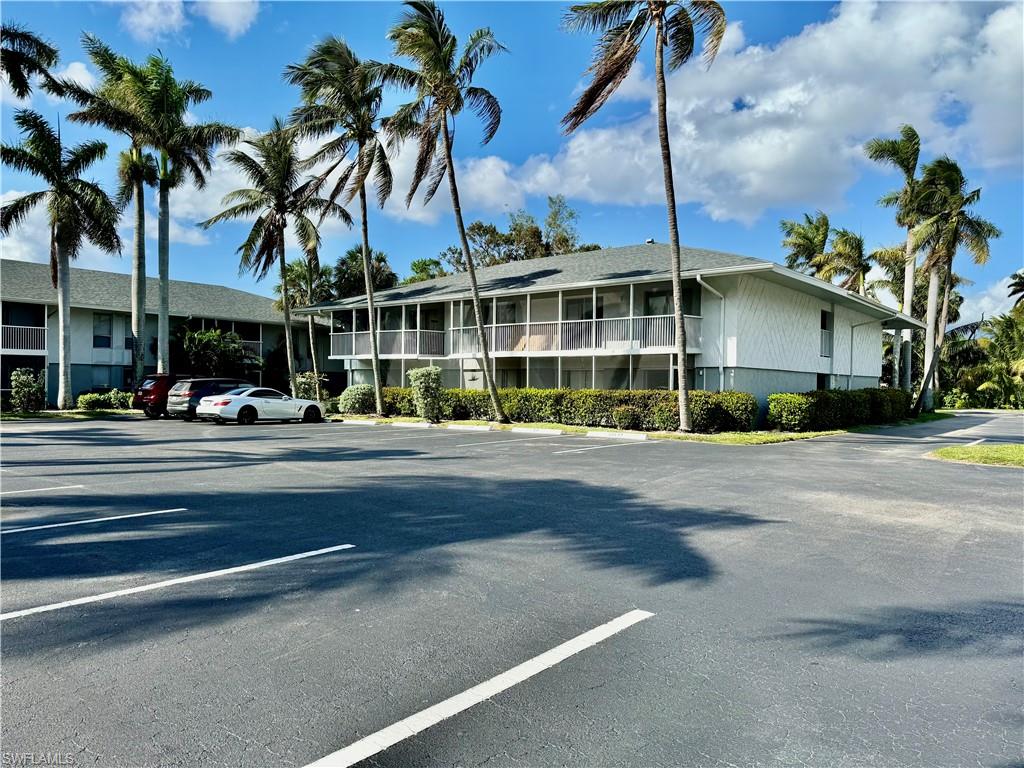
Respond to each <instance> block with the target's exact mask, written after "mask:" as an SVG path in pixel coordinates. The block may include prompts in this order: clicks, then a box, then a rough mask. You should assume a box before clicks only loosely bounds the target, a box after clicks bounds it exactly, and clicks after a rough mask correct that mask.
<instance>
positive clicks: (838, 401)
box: [768, 389, 910, 432]
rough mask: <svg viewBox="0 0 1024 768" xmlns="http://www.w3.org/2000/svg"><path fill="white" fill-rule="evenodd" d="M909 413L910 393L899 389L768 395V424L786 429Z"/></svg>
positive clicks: (849, 423)
mask: <svg viewBox="0 0 1024 768" xmlns="http://www.w3.org/2000/svg"><path fill="white" fill-rule="evenodd" d="M909 412H910V395H909V394H908V393H907V392H904V391H903V390H899V389H852V390H846V389H819V390H814V391H812V392H804V393H802V394H798V393H794V392H783V393H776V394H773V395H769V396H768V423H769V424H771V425H772V426H774V427H778V428H779V429H781V430H784V431H786V432H807V431H812V430H827V429H839V428H842V427H853V426H856V425H858V424H888V423H891V422H894V421H899V420H901V419H905V418H906V417H907V414H908V413H909Z"/></svg>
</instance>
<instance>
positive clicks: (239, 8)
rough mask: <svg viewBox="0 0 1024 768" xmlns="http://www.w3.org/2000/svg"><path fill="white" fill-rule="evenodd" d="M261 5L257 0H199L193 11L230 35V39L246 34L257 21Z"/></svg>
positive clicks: (194, 4)
mask: <svg viewBox="0 0 1024 768" xmlns="http://www.w3.org/2000/svg"><path fill="white" fill-rule="evenodd" d="M259 10H260V6H259V2H258V1H257V0H198V1H197V2H195V3H193V5H192V11H193V12H194V13H196V14H198V15H200V16H204V17H205V18H206V20H207V21H209V22H210V24H212V25H213V26H214V27H216V28H217V29H219V30H220V31H221V32H223V33H224V34H226V35H227V36H228V39H229V40H234V39H235V38H237V37H239V36H241V35H243V34H245V32H246V31H247V30H248V29H249V27H251V26H252V25H253V24H254V23H255V22H256V15H257V14H258V13H259Z"/></svg>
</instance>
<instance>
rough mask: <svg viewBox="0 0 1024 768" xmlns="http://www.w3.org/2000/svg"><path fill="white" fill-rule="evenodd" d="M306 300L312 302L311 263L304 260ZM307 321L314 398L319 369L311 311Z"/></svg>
mask: <svg viewBox="0 0 1024 768" xmlns="http://www.w3.org/2000/svg"><path fill="white" fill-rule="evenodd" d="M306 300H307V301H308V302H309V304H310V305H312V304H313V265H312V264H311V263H310V262H309V261H308V260H307V261H306ZM306 320H307V321H308V322H309V359H310V360H311V361H312V363H313V382H314V383H313V386H314V389H315V390H316V399H317V400H321V399H322V398H321V397H320V369H319V367H318V366H317V364H316V324H315V323H314V322H313V315H312V313H311V314H309V315H307V316H306Z"/></svg>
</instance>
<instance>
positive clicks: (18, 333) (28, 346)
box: [0, 325, 46, 353]
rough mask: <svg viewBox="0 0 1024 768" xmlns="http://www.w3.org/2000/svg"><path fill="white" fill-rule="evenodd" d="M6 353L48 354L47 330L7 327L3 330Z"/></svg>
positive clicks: (35, 327)
mask: <svg viewBox="0 0 1024 768" xmlns="http://www.w3.org/2000/svg"><path fill="white" fill-rule="evenodd" d="M2 335H3V339H2V342H0V343H2V346H3V349H4V350H5V351H15V350H16V351H19V352H41V353H42V352H46V329H45V328H42V327H37V326H34V325H5V326H3V330H2Z"/></svg>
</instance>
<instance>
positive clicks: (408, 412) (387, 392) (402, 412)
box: [383, 387, 416, 416]
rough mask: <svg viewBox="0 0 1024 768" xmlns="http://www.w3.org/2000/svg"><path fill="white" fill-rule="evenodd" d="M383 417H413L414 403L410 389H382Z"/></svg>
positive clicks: (414, 412) (414, 411)
mask: <svg viewBox="0 0 1024 768" xmlns="http://www.w3.org/2000/svg"><path fill="white" fill-rule="evenodd" d="M383 396H384V415H385V416H415V415H416V403H415V402H414V401H413V398H412V388H411V387H384V392H383Z"/></svg>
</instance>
